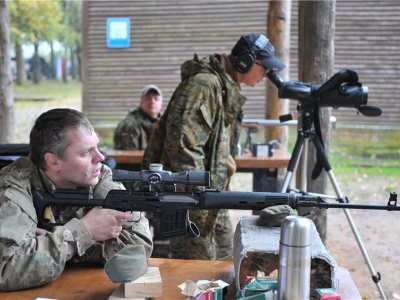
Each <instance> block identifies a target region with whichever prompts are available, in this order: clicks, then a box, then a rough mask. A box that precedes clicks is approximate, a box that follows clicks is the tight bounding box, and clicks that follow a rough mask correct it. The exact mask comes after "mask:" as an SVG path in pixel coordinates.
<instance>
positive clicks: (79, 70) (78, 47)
mask: <svg viewBox="0 0 400 300" xmlns="http://www.w3.org/2000/svg"><path fill="white" fill-rule="evenodd" d="M75 53H76V59H77V61H78V65H77V68H76V70H77V73H78V80H79V81H81V80H82V61H81V55H82V49H81V45H79V44H77V45H76V47H75Z"/></svg>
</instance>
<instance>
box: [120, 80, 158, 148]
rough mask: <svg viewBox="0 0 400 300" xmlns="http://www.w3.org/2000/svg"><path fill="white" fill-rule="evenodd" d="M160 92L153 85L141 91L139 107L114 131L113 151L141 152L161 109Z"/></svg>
mask: <svg viewBox="0 0 400 300" xmlns="http://www.w3.org/2000/svg"><path fill="white" fill-rule="evenodd" d="M162 100H163V96H162V92H161V90H160V89H159V88H158V87H157V86H156V85H154V84H149V85H146V86H145V87H144V88H143V90H142V95H141V98H140V106H139V107H138V108H137V109H135V110H132V111H130V112H129V113H128V115H127V116H126V117H125V119H123V120H122V121H121V122H120V123H119V124H118V126H117V128H116V129H115V131H114V149H118V150H143V149H145V148H146V146H147V141H148V140H149V138H150V135H151V133H152V131H153V129H154V128H155V126H156V125H157V122H158V120H159V118H160V112H161V108H162Z"/></svg>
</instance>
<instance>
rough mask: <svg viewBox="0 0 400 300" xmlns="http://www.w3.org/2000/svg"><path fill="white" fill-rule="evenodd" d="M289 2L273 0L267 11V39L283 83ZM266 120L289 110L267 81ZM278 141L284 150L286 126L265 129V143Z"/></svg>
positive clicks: (285, 73)
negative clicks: (281, 66)
mask: <svg viewBox="0 0 400 300" xmlns="http://www.w3.org/2000/svg"><path fill="white" fill-rule="evenodd" d="M291 5H292V1H291V0H288V1H287V0H273V1H270V2H269V9H268V35H267V36H268V38H269V40H270V41H271V43H272V45H273V46H274V47H275V55H276V57H277V58H278V59H280V60H281V61H282V62H283V63H285V64H286V66H287V67H286V68H284V69H283V70H282V71H280V72H279V73H280V76H281V77H282V79H283V80H284V81H287V80H289V58H290V57H289V56H290V55H289V54H290V53H289V52H290V51H289V50H290V12H291ZM266 100H267V105H266V113H265V118H266V119H278V118H279V116H280V115H283V114H286V113H287V112H288V110H289V101H288V99H279V98H278V89H277V87H276V86H275V85H274V84H273V83H272V82H271V81H269V80H268V81H267V99H266ZM271 140H278V141H280V143H281V144H282V145H283V146H284V147H285V148H286V147H287V140H288V127H287V126H271V127H266V129H265V141H271Z"/></svg>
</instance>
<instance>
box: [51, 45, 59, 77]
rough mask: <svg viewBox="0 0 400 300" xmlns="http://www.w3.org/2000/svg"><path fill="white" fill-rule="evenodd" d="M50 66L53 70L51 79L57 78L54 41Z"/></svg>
mask: <svg viewBox="0 0 400 300" xmlns="http://www.w3.org/2000/svg"><path fill="white" fill-rule="evenodd" d="M50 68H51V72H50V74H51V75H50V76H51V79H55V78H56V77H57V74H56V67H55V57H54V47H53V42H51V43H50Z"/></svg>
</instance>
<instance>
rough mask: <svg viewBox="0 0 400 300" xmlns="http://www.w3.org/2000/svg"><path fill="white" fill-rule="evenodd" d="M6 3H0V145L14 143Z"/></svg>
mask: <svg viewBox="0 0 400 300" xmlns="http://www.w3.org/2000/svg"><path fill="white" fill-rule="evenodd" d="M9 22H10V20H9V11H8V1H0V128H1V130H0V144H11V143H15V134H14V99H13V79H12V73H11V59H10V53H9V49H10V46H11V45H10V28H9Z"/></svg>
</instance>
